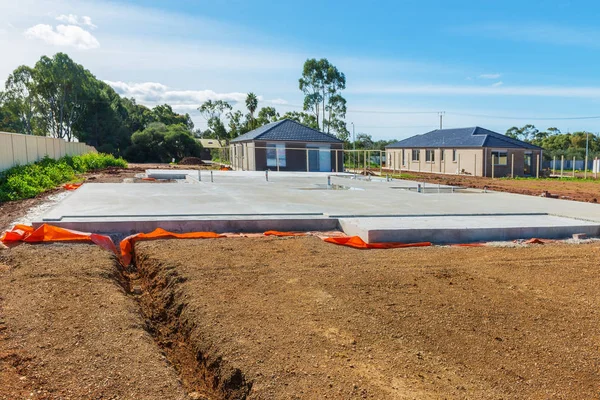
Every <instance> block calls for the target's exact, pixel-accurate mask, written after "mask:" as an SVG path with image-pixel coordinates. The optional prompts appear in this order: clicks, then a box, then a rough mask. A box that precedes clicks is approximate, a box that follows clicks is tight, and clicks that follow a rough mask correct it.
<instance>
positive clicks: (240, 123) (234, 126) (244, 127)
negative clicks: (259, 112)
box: [227, 110, 250, 139]
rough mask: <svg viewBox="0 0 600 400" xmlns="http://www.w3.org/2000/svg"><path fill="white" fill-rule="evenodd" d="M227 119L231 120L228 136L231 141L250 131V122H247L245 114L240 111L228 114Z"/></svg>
mask: <svg viewBox="0 0 600 400" xmlns="http://www.w3.org/2000/svg"><path fill="white" fill-rule="evenodd" d="M227 118H228V119H229V133H228V135H227V136H228V138H229V139H235V138H236V137H238V136H240V135H243V134H244V133H246V132H248V131H249V127H250V121H249V120H248V121H246V119H245V118H244V113H242V112H241V111H240V110H237V111H235V112H231V111H230V112H228V113H227Z"/></svg>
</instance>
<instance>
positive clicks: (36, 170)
mask: <svg viewBox="0 0 600 400" xmlns="http://www.w3.org/2000/svg"><path fill="white" fill-rule="evenodd" d="M107 167H121V168H126V167H127V162H125V160H123V159H122V158H115V157H114V156H112V155H110V154H103V153H88V154H83V155H81V156H74V157H70V156H66V157H63V158H61V159H60V160H54V159H51V158H48V157H45V158H44V159H42V160H40V161H38V162H37V163H34V164H28V165H18V166H16V167H13V168H10V169H8V170H6V171H4V172H3V173H0V202H4V201H9V200H20V199H28V198H32V197H35V196H37V195H39V194H40V193H43V192H45V191H46V190H49V189H52V188H54V187H56V186H58V185H60V184H63V183H65V182H69V181H71V180H73V179H74V178H75V177H76V174H77V173H84V172H88V171H93V170H98V169H103V168H107Z"/></svg>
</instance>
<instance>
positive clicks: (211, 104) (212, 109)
mask: <svg viewBox="0 0 600 400" xmlns="http://www.w3.org/2000/svg"><path fill="white" fill-rule="evenodd" d="M231 109H232V107H231V105H230V104H229V103H228V102H226V101H223V100H216V101H212V100H208V101H205V102H204V103H203V104H202V105H201V106H200V107H198V111H200V114H201V115H202V116H203V117H204V119H206V123H207V124H208V129H209V131H210V132H209V133H208V134H207V136H210V137H212V138H213V139H217V140H227V139H229V134H228V133H227V129H225V125H224V124H223V121H222V120H221V115H222V114H223V113H224V112H225V111H231Z"/></svg>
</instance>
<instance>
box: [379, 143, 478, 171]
mask: <svg viewBox="0 0 600 400" xmlns="http://www.w3.org/2000/svg"><path fill="white" fill-rule="evenodd" d="M402 150H404V159H403V156H402ZM412 150H413V149H387V150H386V160H387V168H388V169H391V170H393V171H400V170H402V171H414V172H430V173H431V172H432V173H437V174H458V173H461V174H467V175H474V176H483V157H484V153H483V149H439V148H438V149H415V150H418V151H419V161H413V160H412ZM426 150H432V151H433V153H434V161H433V162H430V161H426ZM452 150H456V161H452ZM442 152H444V161H442V160H441V159H442V157H441V155H442Z"/></svg>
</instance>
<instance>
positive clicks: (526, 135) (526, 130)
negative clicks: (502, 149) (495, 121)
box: [505, 124, 541, 141]
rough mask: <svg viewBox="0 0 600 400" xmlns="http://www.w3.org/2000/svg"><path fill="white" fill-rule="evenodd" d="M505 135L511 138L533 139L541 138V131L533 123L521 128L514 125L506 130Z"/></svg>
mask: <svg viewBox="0 0 600 400" xmlns="http://www.w3.org/2000/svg"><path fill="white" fill-rule="evenodd" d="M505 135H506V136H508V137H510V138H513V139H518V140H523V141H531V140H533V139H537V138H541V137H540V131H539V130H538V129H537V128H536V127H535V126H534V125H531V124H527V125H525V126H523V127H521V128H517V127H516V126H513V127H512V128H509V129H508V130H507V131H506V134H505Z"/></svg>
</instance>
